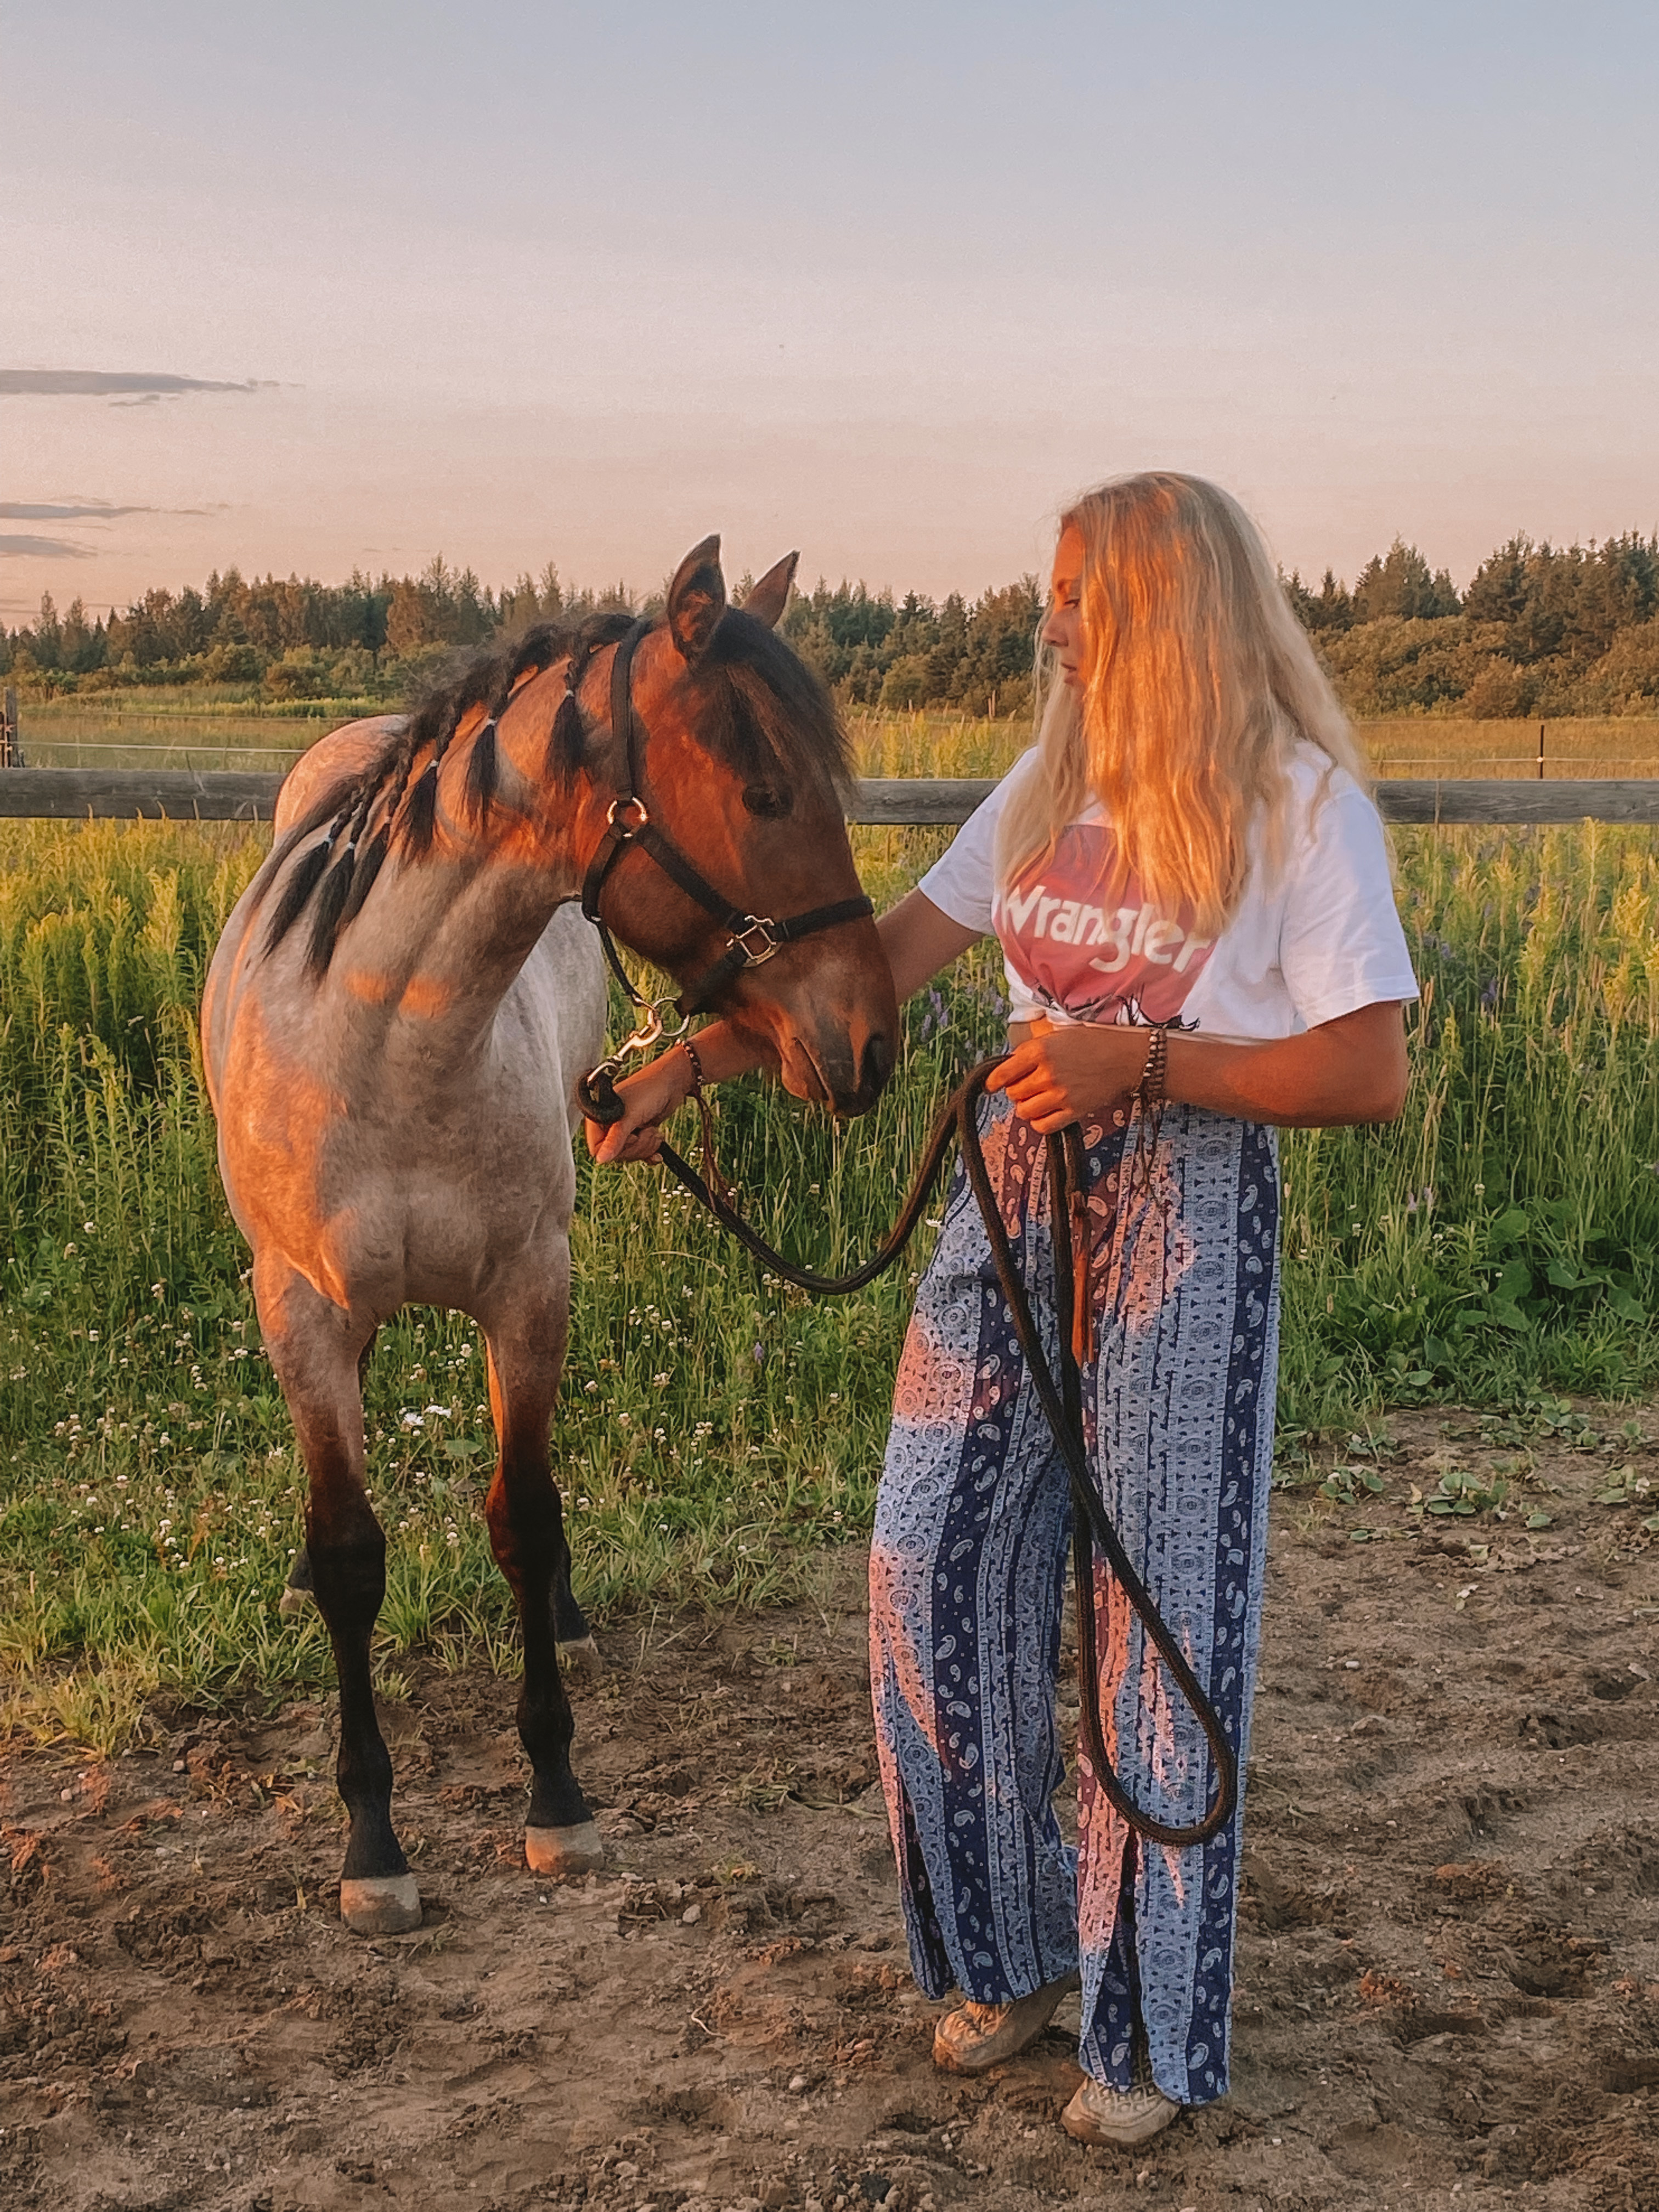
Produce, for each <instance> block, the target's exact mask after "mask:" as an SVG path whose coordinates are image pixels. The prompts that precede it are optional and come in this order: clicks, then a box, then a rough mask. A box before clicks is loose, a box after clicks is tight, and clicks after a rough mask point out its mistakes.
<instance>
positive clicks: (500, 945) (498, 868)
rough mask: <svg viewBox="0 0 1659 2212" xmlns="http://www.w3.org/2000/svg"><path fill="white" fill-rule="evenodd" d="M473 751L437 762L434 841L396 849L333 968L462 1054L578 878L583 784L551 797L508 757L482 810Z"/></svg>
mask: <svg viewBox="0 0 1659 2212" xmlns="http://www.w3.org/2000/svg"><path fill="white" fill-rule="evenodd" d="M466 750H467V749H466V748H465V746H461V745H458V746H456V747H455V748H454V749H453V751H452V753H451V754H450V755H449V756H448V757H446V758H445V760H444V761H443V763H441V767H440V771H439V779H438V797H437V805H436V809H435V834H434V838H433V844H432V849H431V851H430V852H429V853H428V854H426V855H425V856H424V857H421V858H415V857H411V856H410V855H408V854H404V853H403V852H401V851H400V852H399V853H398V854H397V856H396V857H395V858H393V859H392V860H388V861H387V863H386V866H385V867H384V868H383V870H382V871H381V873H380V878H379V879H378V880H377V882H376V884H375V886H374V890H373V892H372V893H371V894H370V896H368V899H367V900H366V901H365V902H364V903H363V906H362V909H361V911H360V912H359V914H358V915H357V916H356V920H355V921H353V923H352V925H351V927H350V928H349V930H348V931H347V932H346V933H345V934H344V936H343V938H342V939H341V940H340V942H339V945H338V946H337V951H336V954H335V959H334V963H333V965H332V967H331V980H332V981H333V982H334V983H335V985H336V987H337V988H338V989H340V990H342V991H343V992H344V993H345V994H347V996H348V997H349V998H350V999H351V1000H354V1001H355V1002H356V1004H357V1005H358V1006H362V1007H369V1006H380V1007H383V1008H386V1009H388V1010H392V1011H395V1012H398V1013H399V1014H401V1015H403V1016H404V1018H407V1019H410V1020H413V1021H415V1022H416V1023H418V1024H421V1025H422V1035H423V1036H424V1037H425V1039H426V1041H427V1043H428V1047H429V1048H430V1049H432V1050H434V1051H440V1052H442V1053H444V1054H464V1053H465V1050H466V1049H467V1047H468V1045H469V1043H471V1042H478V1041H479V1040H481V1039H482V1038H483V1036H485V1035H487V1033H488V1031H489V1027H490V1024H491V1023H492V1022H493V1021H494V1018H495V1012H496V1009H497V1008H498V1007H499V1006H500V1004H501V1000H502V999H503V998H504V997H505V995H506V994H507V992H508V991H509V990H510V989H511V988H512V986H513V981H515V979H516V978H517V976H518V975H519V972H520V969H522V967H523V966H524V963H525V962H526V960H527V959H528V957H530V954H531V952H532V950H533V948H534V947H535V945H536V944H537V942H538V939H540V938H541V936H542V934H543V933H544V931H545V929H546V927H547V925H548V923H549V922H550V921H551V919H552V917H553V915H554V913H555V912H556V909H557V908H559V907H560V906H561V905H562V904H563V903H564V902H565V901H567V900H568V899H570V898H572V897H574V896H575V895H576V893H577V891H578V890H580V872H579V869H578V865H577V860H576V857H575V845H576V842H577V823H578V817H579V816H580V807H581V794H580V793H579V792H572V793H562V794H560V795H559V796H557V797H550V795H549V794H548V793H547V792H546V790H545V787H539V788H538V787H532V786H530V785H529V784H528V782H527V781H526V779H524V778H523V777H522V776H521V775H520V773H519V771H518V769H517V768H516V767H515V765H514V763H512V762H511V761H510V760H504V761H503V763H502V777H501V790H500V793H499V795H498V797H497V798H496V799H495V801H494V803H493V804H491V805H489V807H488V808H486V809H485V810H484V811H483V814H482V816H481V817H480V816H479V815H477V813H476V812H475V811H474V809H473V808H472V807H471V805H469V804H468V803H467V800H466V796H465V775H466Z"/></svg>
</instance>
